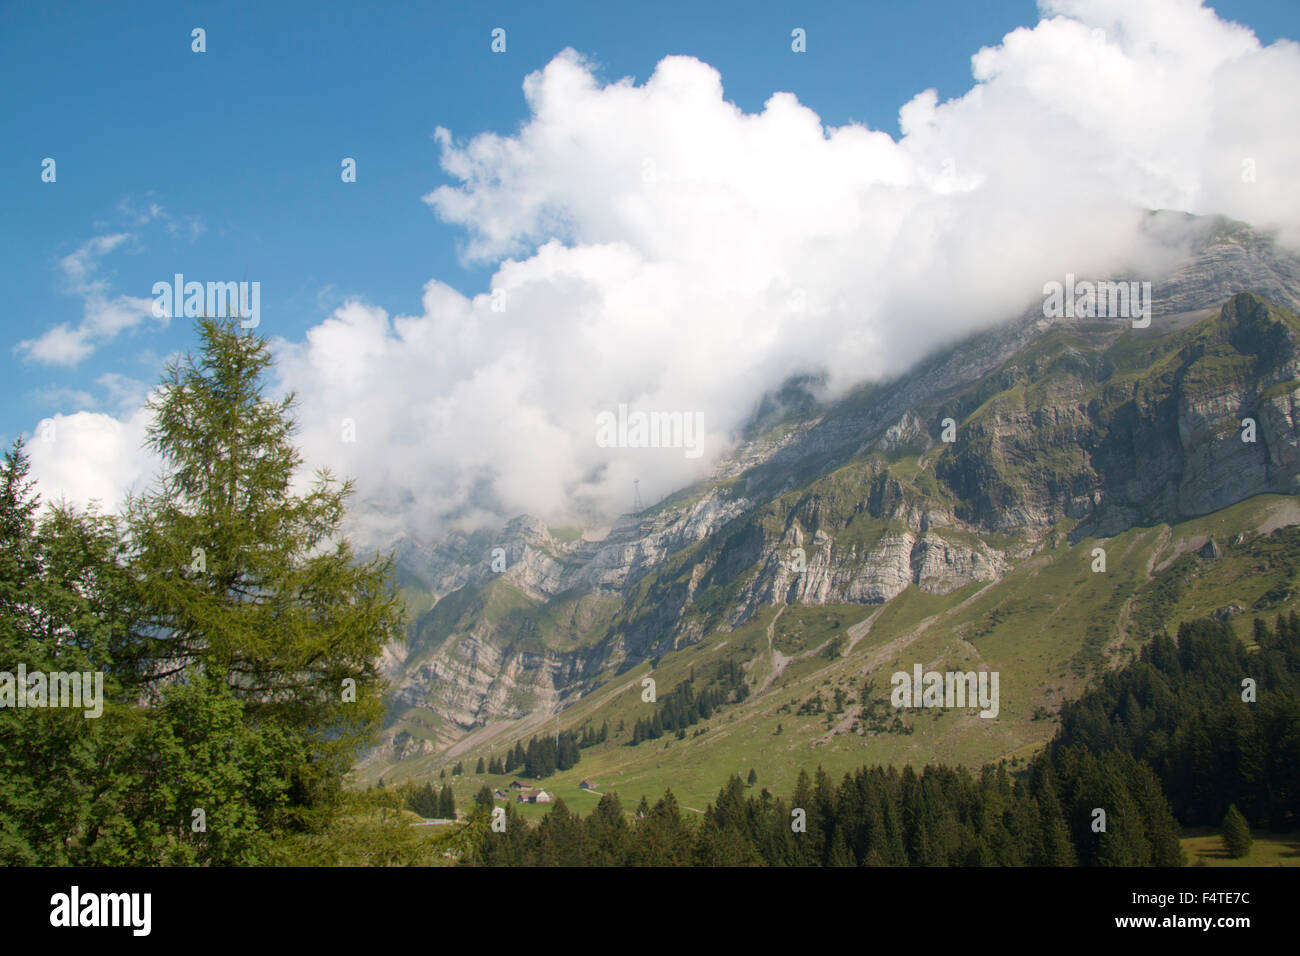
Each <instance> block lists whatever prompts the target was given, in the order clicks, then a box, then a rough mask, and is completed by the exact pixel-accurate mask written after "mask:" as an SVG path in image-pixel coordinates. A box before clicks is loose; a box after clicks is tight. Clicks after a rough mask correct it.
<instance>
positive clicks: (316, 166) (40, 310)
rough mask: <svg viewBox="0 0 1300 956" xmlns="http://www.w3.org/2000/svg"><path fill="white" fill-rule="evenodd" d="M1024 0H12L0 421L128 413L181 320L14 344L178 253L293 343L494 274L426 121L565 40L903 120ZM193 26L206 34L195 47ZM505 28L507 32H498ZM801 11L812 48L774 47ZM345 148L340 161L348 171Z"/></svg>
mask: <svg viewBox="0 0 1300 956" xmlns="http://www.w3.org/2000/svg"><path fill="white" fill-rule="evenodd" d="M1214 6H1215V8H1216V9H1217V10H1218V12H1219V14H1220V15H1221V16H1222V17H1223V18H1225V19H1232V20H1236V21H1238V22H1241V23H1244V24H1246V25H1248V26H1250V27H1251V28H1252V29H1253V30H1254V31H1255V33H1256V35H1257V36H1258V37H1259V40H1260V41H1261V42H1262V43H1263V44H1270V43H1272V42H1273V41H1274V40H1276V39H1277V38H1278V37H1294V36H1297V35H1300V29H1298V27H1300V22H1298V21H1300V4H1295V3H1293V2H1285V0H1279V2H1265V0H1226V2H1221V3H1218V4H1215V5H1214ZM1038 20H1039V14H1038V11H1037V8H1036V6H1035V5H1034V4H1033V3H1031V2H1021V0H1006V2H991V0H951V2H918V3H914V4H897V3H892V2H891V3H875V2H871V3H862V2H857V3H850V2H846V3H812V4H805V3H776V2H744V3H739V2H737V3H728V4H721V3H719V4H702V3H698V2H692V3H655V4H610V3H608V2H607V0H604V2H596V3H570V4H564V5H562V6H560V5H554V4H536V3H519V4H506V3H492V4H448V3H439V4H417V3H401V4H384V3H373V4H372V3H367V4H355V5H354V4H347V5H343V4H322V3H286V2H275V3H263V4H240V5H234V4H221V5H216V4H187V3H137V4H124V5H113V6H110V5H105V4H92V3H85V4H59V3H39V4H38V3H10V4H6V5H5V6H4V7H3V9H0V110H2V112H3V116H4V130H5V133H4V146H3V149H0V184H2V185H0V203H2V206H3V210H4V218H5V228H4V229H3V231H0V243H2V244H3V246H2V247H0V262H2V263H3V265H0V269H2V270H3V277H4V289H5V291H6V295H7V299H8V303H7V304H8V307H7V308H6V309H5V310H4V319H3V320H2V321H3V325H2V328H3V341H4V343H5V345H6V348H5V349H4V350H3V351H2V352H0V369H3V374H0V400H2V401H3V404H2V405H0V408H2V409H3V411H0V439H2V440H3V441H4V442H5V443H8V441H9V440H10V439H11V438H12V437H13V436H14V435H15V434H17V433H18V432H20V431H21V432H25V433H29V434H30V432H31V430H32V429H33V427H34V426H35V425H36V423H37V422H38V421H39V420H41V419H42V418H43V417H45V416H48V415H52V414H54V413H56V412H61V413H70V412H74V411H78V410H81V409H89V410H96V409H97V410H101V411H106V412H108V413H111V414H119V413H122V412H123V411H124V410H125V409H126V408H127V407H128V406H129V404H130V403H131V402H132V401H133V400H135V399H137V398H138V396H139V393H138V390H136V389H135V385H134V383H144V384H153V383H154V382H156V380H157V378H158V375H159V371H160V362H161V360H162V358H163V357H164V356H166V355H167V354H169V353H173V352H175V351H177V350H180V349H184V348H187V347H189V346H190V345H191V344H192V332H191V329H190V327H189V323H188V322H187V321H186V320H183V319H181V320H173V321H172V322H171V323H170V325H169V326H168V327H166V328H162V327H160V326H159V325H158V324H157V323H154V322H150V321H144V322H140V323H139V324H137V325H135V326H134V327H132V328H128V329H126V330H125V331H122V332H121V333H120V334H117V335H116V336H113V337H104V338H103V340H102V341H98V342H95V343H93V344H95V347H94V349H93V351H91V352H90V354H88V355H87V356H86V357H85V358H84V359H82V360H81V361H79V362H76V363H63V364H60V363H58V362H49V361H39V360H36V359H34V358H33V357H32V356H31V354H29V353H28V352H25V351H24V350H22V349H19V348H18V345H19V343H20V342H24V341H30V340H33V339H35V338H36V337H38V336H40V335H41V334H42V333H44V332H45V331H47V330H48V329H50V328H52V327H55V326H58V325H59V324H61V323H64V324H67V325H68V326H70V327H75V326H77V324H78V323H79V322H81V321H82V319H83V313H84V312H85V310H86V307H87V306H86V303H87V300H88V298H89V299H91V300H94V297H95V296H99V297H100V301H101V302H102V301H104V300H106V301H108V302H110V303H111V302H112V300H113V299H114V297H116V296H133V297H148V296H149V295H150V288H151V286H152V284H153V283H154V282H156V281H158V280H161V279H169V278H170V277H171V276H172V275H173V274H174V273H176V272H181V273H184V274H185V275H186V276H187V277H190V278H197V279H200V280H205V279H221V280H228V279H233V280H238V279H241V278H247V279H249V280H256V281H259V282H260V283H261V295H262V299H261V314H262V328H261V329H260V331H262V332H263V333H265V334H268V335H272V336H281V337H284V338H286V339H288V340H291V341H293V340H299V339H301V338H302V336H303V335H304V334H305V333H306V331H307V330H308V329H310V328H312V327H313V326H315V325H316V324H318V323H320V322H321V321H322V320H323V319H324V318H325V317H326V316H328V315H329V314H330V312H331V311H332V310H333V309H335V308H336V307H338V306H340V305H341V304H343V303H344V302H345V300H347V299H349V298H357V299H360V300H362V301H364V302H366V303H369V304H371V305H375V306H379V307H382V308H383V309H385V310H387V312H388V313H389V314H390V315H396V314H418V312H419V310H420V308H421V303H420V297H421V290H422V288H423V286H424V284H425V283H426V282H428V281H429V280H430V279H432V278H437V279H439V280H441V281H442V282H445V283H447V284H448V285H450V286H452V287H454V288H455V289H457V290H459V291H460V292H462V293H464V294H465V295H474V294H477V293H481V292H484V291H486V288H487V284H488V281H489V278H490V277H491V275H492V273H493V272H494V268H495V263H492V262H486V263H477V264H474V265H470V266H466V265H465V264H463V263H462V261H461V257H460V254H459V253H460V250H461V249H463V245H464V242H465V239H466V233H465V231H464V229H463V228H462V226H461V225H459V224H447V223H445V222H443V221H441V220H440V219H439V217H438V215H436V214H435V212H434V211H433V210H432V209H431V208H430V206H429V204H427V203H425V202H423V201H422V199H421V197H423V196H425V195H427V194H428V193H429V192H431V191H432V190H434V189H435V188H437V187H438V186H440V185H443V184H446V183H450V182H453V180H452V179H451V178H450V177H449V176H448V175H447V174H446V173H445V172H444V171H443V170H442V169H441V168H440V166H439V158H440V150H439V147H438V145H437V143H436V142H435V140H434V138H433V133H434V130H435V128H437V127H445V128H447V129H448V130H450V131H451V133H452V134H453V136H454V137H455V139H456V141H457V142H463V141H465V140H468V139H469V138H470V137H473V136H475V135H477V134H480V133H483V132H487V131H492V132H497V133H500V134H502V135H511V134H513V133H514V132H516V131H517V130H518V128H519V126H520V124H521V123H522V122H524V121H525V120H526V119H527V118H528V107H527V104H526V103H525V100H524V96H523V94H522V92H521V83H522V81H523V79H524V77H525V76H526V75H527V74H529V73H531V72H533V71H535V70H539V69H541V68H542V67H544V66H545V65H546V64H547V63H548V62H550V61H551V60H552V58H553V57H555V56H556V54H558V53H559V52H560V51H561V50H563V49H564V48H565V47H572V48H574V49H576V50H577V51H578V52H579V53H581V54H584V55H585V56H586V57H588V58H589V60H590V61H592V62H594V63H595V64H596V67H597V72H596V75H597V77H598V78H599V80H600V81H601V82H612V81H615V80H617V79H619V78H621V77H625V76H630V77H633V78H635V80H636V81H637V82H638V83H643V82H645V81H646V79H647V78H648V77H649V76H650V75H651V73H652V72H653V70H654V68H655V65H656V64H657V63H658V62H659V61H660V59H661V58H662V57H664V56H666V55H668V54H689V55H691V56H694V57H698V58H699V59H701V60H703V61H704V62H706V63H708V64H710V65H711V66H712V67H714V68H715V69H717V70H718V71H719V72H720V74H721V77H722V83H723V86H724V91H725V97H726V99H727V100H729V101H731V102H733V103H735V104H736V105H737V106H738V107H739V108H740V109H741V110H743V111H745V112H746V113H756V112H759V111H760V110H761V109H762V107H763V104H764V102H765V101H766V100H767V99H768V98H769V97H770V96H771V95H772V94H773V93H774V92H776V91H790V92H793V93H794V94H795V95H796V96H797V97H798V99H799V101H800V102H801V103H802V104H804V105H806V106H808V107H810V108H811V109H812V110H813V111H815V112H816V113H817V114H818V116H819V117H820V119H821V121H822V122H823V123H825V124H826V125H828V126H839V125H843V124H846V123H850V122H857V123H862V124H865V125H867V126H868V127H870V128H872V129H876V130H883V131H884V132H886V133H888V134H889V135H890V136H892V137H895V138H898V137H899V135H900V129H899V122H898V113H899V108H900V107H901V106H902V105H903V104H904V103H906V102H908V101H909V100H910V99H911V98H912V97H914V96H915V95H916V94H917V93H919V92H920V91H922V90H925V89H927V88H934V89H936V90H937V91H938V100H939V102H940V103H942V102H943V101H945V100H947V99H949V98H953V97H960V96H962V95H963V94H965V93H966V92H967V91H968V90H969V89H970V88H971V87H972V85H973V81H972V77H971V57H972V54H974V53H975V52H976V51H977V50H979V49H980V48H981V47H984V46H991V45H996V44H998V43H999V42H1000V41H1001V40H1002V38H1003V37H1004V36H1005V35H1006V34H1007V33H1008V32H1009V31H1011V30H1013V29H1015V28H1016V27H1019V26H1026V27H1033V26H1034V25H1035V24H1036V23H1037V22H1038ZM194 27H202V28H204V29H205V30H206V44H207V50H206V52H205V53H202V54H196V53H194V52H192V51H191V35H190V31H191V29H192V28H194ZM495 27H502V28H504V29H505V30H506V31H507V51H506V53H504V54H494V53H492V52H491V50H490V48H489V45H490V42H491V37H490V32H491V30H492V29H493V28H495ZM794 27H802V28H804V29H805V30H806V31H807V37H808V40H807V44H808V51H807V53H805V54H801V55H796V54H793V53H792V52H791V50H790V32H791V29H792V28H794ZM45 157H52V158H54V159H55V161H56V162H57V181H56V182H55V183H52V184H51V183H43V182H42V181H41V178H40V174H41V165H40V164H41V161H42V159H43V158H45ZM343 157H354V158H355V159H356V161H357V164H358V177H357V182H356V183H351V184H344V183H342V182H341V181H340V176H339V172H340V161H341V160H342V159H343ZM109 237H114V238H112V239H110V238H109ZM96 241H98V242H99V243H100V245H99V246H98V247H96V246H94V245H93V244H94V243H95V242H96ZM88 244H91V245H89V246H88ZM79 250H80V252H79ZM69 256H73V257H74V258H73V259H71V260H69V259H68V257H69ZM78 269H80V270H81V271H80V272H78V271H77V270H78Z"/></svg>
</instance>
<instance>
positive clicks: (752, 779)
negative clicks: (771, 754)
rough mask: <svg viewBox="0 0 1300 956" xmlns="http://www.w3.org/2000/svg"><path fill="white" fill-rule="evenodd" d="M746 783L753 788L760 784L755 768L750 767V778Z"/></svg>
mask: <svg viewBox="0 0 1300 956" xmlns="http://www.w3.org/2000/svg"><path fill="white" fill-rule="evenodd" d="M745 782H746V783H748V784H749V786H751V787H752V786H753V785H754V784H756V783H758V774H757V773H755V772H754V768H753V767H750V768H749V777H748V778H746V781H745Z"/></svg>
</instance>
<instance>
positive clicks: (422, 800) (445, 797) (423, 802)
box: [406, 783, 456, 820]
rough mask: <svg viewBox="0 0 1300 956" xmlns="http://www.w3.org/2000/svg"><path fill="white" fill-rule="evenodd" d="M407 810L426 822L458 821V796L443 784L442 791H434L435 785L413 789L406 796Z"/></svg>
mask: <svg viewBox="0 0 1300 956" xmlns="http://www.w3.org/2000/svg"><path fill="white" fill-rule="evenodd" d="M406 808H407V809H408V810H412V811H414V812H415V813H418V814H419V815H420V816H422V817H424V818H425V819H426V820H435V819H439V818H441V819H444V820H454V819H456V796H455V794H453V793H452V792H451V787H450V786H448V785H447V784H443V787H442V789H441V790H434V789H433V784H431V783H426V784H425V785H424V786H423V787H412V788H411V790H410V792H409V793H408V794H407V795H406Z"/></svg>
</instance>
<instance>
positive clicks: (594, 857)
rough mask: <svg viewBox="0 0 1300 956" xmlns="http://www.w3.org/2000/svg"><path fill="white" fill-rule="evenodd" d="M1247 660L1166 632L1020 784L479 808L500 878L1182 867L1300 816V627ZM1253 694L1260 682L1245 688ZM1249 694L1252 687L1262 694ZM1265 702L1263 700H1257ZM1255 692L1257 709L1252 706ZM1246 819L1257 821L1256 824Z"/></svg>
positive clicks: (963, 781)
mask: <svg viewBox="0 0 1300 956" xmlns="http://www.w3.org/2000/svg"><path fill="white" fill-rule="evenodd" d="M1254 637H1255V642H1256V644H1257V645H1258V646H1257V647H1256V648H1255V649H1253V650H1250V651H1248V650H1247V649H1246V648H1245V647H1244V646H1242V644H1241V642H1240V641H1239V640H1238V639H1237V637H1236V635H1235V634H1234V632H1233V631H1232V629H1231V628H1230V627H1227V626H1226V625H1224V624H1223V623H1222V622H1218V621H1213V620H1200V621H1194V622H1191V623H1188V624H1185V625H1183V626H1182V627H1180V628H1179V631H1178V635H1177V638H1176V639H1171V638H1169V637H1168V636H1164V635H1162V636H1160V637H1158V638H1157V639H1156V640H1155V641H1153V642H1152V643H1151V644H1150V645H1149V646H1148V647H1147V648H1145V649H1144V651H1143V653H1142V654H1141V655H1140V657H1139V659H1138V660H1137V661H1134V662H1133V663H1131V664H1129V665H1127V666H1125V667H1124V668H1121V669H1120V670H1119V671H1117V672H1115V673H1113V674H1110V675H1108V676H1106V677H1105V678H1104V679H1103V680H1102V681H1101V682H1100V684H1099V685H1098V686H1097V687H1095V688H1093V689H1091V690H1089V691H1088V692H1086V693H1085V694H1084V695H1083V697H1082V698H1081V699H1080V700H1079V701H1077V702H1076V703H1074V704H1072V705H1070V706H1068V707H1067V708H1065V710H1064V711H1063V722H1062V728H1061V730H1060V731H1059V732H1058V734H1057V736H1056V738H1054V740H1053V742H1052V743H1051V745H1049V747H1047V748H1046V749H1045V750H1044V751H1043V752H1042V753H1040V754H1039V755H1038V756H1037V757H1036V758H1035V759H1034V760H1033V761H1031V762H1030V764H1029V767H1028V769H1027V771H1026V772H1025V773H1024V774H1023V775H1021V777H1020V778H1019V779H1013V778H1012V776H1011V775H1010V774H1009V773H1008V771H1007V767H1006V763H1005V762H1003V763H1001V764H999V765H997V766H986V767H984V768H982V769H981V770H980V771H979V772H972V771H970V770H968V769H966V768H961V767H957V768H952V767H944V766H937V767H936V766H927V767H925V768H924V769H923V770H921V771H920V772H919V773H917V772H916V771H915V770H913V769H912V768H911V767H904V768H903V769H902V770H901V771H899V770H897V769H895V768H893V767H889V768H883V767H879V766H876V767H870V768H865V767H864V768H862V769H859V770H858V771H857V772H856V773H853V774H845V775H844V777H843V778H842V779H841V780H840V781H839V783H838V784H834V783H832V781H831V780H830V778H829V776H828V775H827V774H826V773H825V772H823V771H822V770H821V769H820V768H818V770H817V772H816V774H815V775H814V777H812V778H809V776H808V774H807V773H806V772H801V773H800V775H799V779H798V782H797V784H796V786H795V791H794V793H793V794H792V795H791V797H790V799H789V800H788V801H787V800H784V799H782V798H778V797H774V796H772V794H770V793H769V792H768V791H767V790H763V791H761V793H759V794H758V795H754V794H752V793H750V792H747V789H746V787H745V785H744V783H742V781H741V780H740V778H739V777H736V776H733V777H732V778H731V779H730V780H729V781H728V783H727V784H726V785H725V786H724V787H723V788H722V789H721V790H720V791H719V793H718V798H717V801H716V803H713V804H710V805H709V806H708V807H707V809H706V810H705V812H704V813H703V814H702V815H701V816H700V818H699V819H698V820H689V819H685V818H683V815H682V813H681V808H680V806H679V804H678V803H677V800H676V798H675V797H674V796H673V794H672V793H671V791H668V792H665V794H664V796H663V798H661V799H660V800H659V801H657V802H656V803H655V804H654V805H653V806H650V805H648V803H647V801H646V800H645V798H644V797H643V798H642V800H641V803H640V806H639V807H638V808H637V810H636V811H635V813H634V814H633V817H632V819H631V820H630V821H629V820H628V819H626V817H625V815H624V813H623V809H622V806H621V804H620V803H619V800H618V797H617V795H615V794H612V793H608V794H605V795H604V796H603V797H602V799H601V801H600V804H599V805H598V806H597V808H596V809H595V810H594V811H593V812H592V813H591V814H590V815H589V816H588V817H587V818H586V819H581V818H579V817H576V816H574V815H573V814H572V813H571V812H570V811H569V810H568V808H567V807H566V806H565V804H564V802H563V801H562V800H561V801H557V802H556V804H555V805H554V806H553V807H552V809H551V810H550V812H549V813H548V814H547V816H546V817H545V818H543V820H542V822H541V823H540V825H538V826H537V827H534V828H530V827H528V826H527V825H526V823H525V822H524V821H523V820H522V819H521V818H519V817H517V816H516V815H515V813H514V810H513V808H511V807H507V808H506V809H505V813H506V818H507V826H506V829H505V832H504V833H498V832H494V831H492V830H491V829H490V828H489V827H488V826H487V825H486V823H487V815H488V813H489V812H490V811H489V809H488V808H489V807H490V806H491V793H490V792H488V793H487V794H486V798H487V799H486V802H484V801H483V800H482V796H483V795H482V794H480V797H479V798H476V799H477V800H478V801H479V803H478V805H477V806H476V807H475V809H474V811H473V813H472V814H471V820H472V821H473V823H474V826H473V827H472V828H471V831H470V832H471V834H472V849H471V851H470V852H468V853H467V854H466V855H465V857H464V859H465V861H466V862H475V863H480V864H484V865H511V866H520V865H523V866H529V865H542V866H545V865H575V866H576V865H590V866H602V865H611V866H623V865H658V866H689V865H705V866H740V865H756V866H762V865H771V866H988V865H997V866H1076V865H1077V866H1181V865H1183V864H1184V863H1185V856H1184V854H1183V851H1182V848H1181V846H1180V844H1179V834H1180V830H1179V820H1180V819H1181V820H1182V821H1183V822H1185V823H1208V824H1218V823H1219V822H1220V821H1221V820H1223V819H1224V818H1225V815H1227V816H1228V817H1233V813H1232V812H1230V807H1231V806H1233V805H1235V806H1236V807H1239V808H1242V812H1243V813H1245V814H1246V815H1247V816H1248V817H1249V816H1251V815H1252V814H1253V818H1254V819H1255V820H1266V821H1267V822H1269V824H1270V825H1272V826H1275V827H1279V826H1283V825H1286V824H1289V823H1294V822H1295V820H1296V819H1297V816H1296V811H1297V806H1296V799H1297V794H1298V792H1300V791H1298V789H1297V774H1300V721H1297V719H1296V718H1297V716H1300V710H1298V709H1297V688H1298V686H1300V617H1298V616H1297V615H1296V614H1295V613H1294V612H1292V613H1291V614H1289V615H1287V616H1284V617H1279V619H1278V621H1277V623H1276V625H1275V627H1272V628H1270V627H1269V626H1268V625H1267V624H1266V623H1265V622H1263V621H1256V622H1255V630H1254ZM1243 682H1245V683H1243ZM1250 682H1253V686H1252V684H1251V683H1250ZM1250 691H1253V695H1252V693H1250ZM1243 695H1244V696H1245V699H1243ZM1247 808H1249V812H1248V813H1247Z"/></svg>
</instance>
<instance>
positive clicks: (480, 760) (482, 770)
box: [474, 757, 487, 774]
mask: <svg viewBox="0 0 1300 956" xmlns="http://www.w3.org/2000/svg"><path fill="white" fill-rule="evenodd" d="M474 772H475V773H476V774H484V773H486V772H487V770H486V768H485V767H484V765H483V758H482V757H479V758H478V766H477V767H475V768H474Z"/></svg>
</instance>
